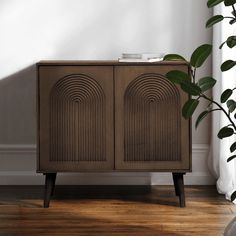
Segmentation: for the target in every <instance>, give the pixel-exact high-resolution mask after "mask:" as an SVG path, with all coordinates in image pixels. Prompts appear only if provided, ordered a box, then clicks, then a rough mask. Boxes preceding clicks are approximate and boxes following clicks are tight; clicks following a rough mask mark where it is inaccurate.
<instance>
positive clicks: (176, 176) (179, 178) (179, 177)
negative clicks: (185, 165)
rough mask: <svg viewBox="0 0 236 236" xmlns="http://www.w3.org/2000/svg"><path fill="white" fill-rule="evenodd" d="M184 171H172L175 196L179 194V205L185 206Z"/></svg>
mask: <svg viewBox="0 0 236 236" xmlns="http://www.w3.org/2000/svg"><path fill="white" fill-rule="evenodd" d="M184 174H185V173H172V175H173V181H174V185H175V193H176V196H179V205H180V207H185V193H184V178H183V176H184Z"/></svg>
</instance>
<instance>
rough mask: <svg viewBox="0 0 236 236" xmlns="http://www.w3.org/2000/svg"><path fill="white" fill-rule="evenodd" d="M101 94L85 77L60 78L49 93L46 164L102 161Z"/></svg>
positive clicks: (96, 84) (103, 128)
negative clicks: (48, 142)
mask: <svg viewBox="0 0 236 236" xmlns="http://www.w3.org/2000/svg"><path fill="white" fill-rule="evenodd" d="M105 134H106V117H105V94H104V92H103V90H102V88H101V86H100V85H99V84H98V82H97V81H95V80H94V79H93V78H90V77H88V76H86V75H83V74H79V75H71V76H67V77H64V78H62V79H60V80H58V82H57V83H56V84H55V85H54V86H53V88H52V90H51V94H50V161H57V162H58V161H63V162H66V161H75V162H78V161H87V162H92V161H96V162H97V161H105V160H106V138H105Z"/></svg>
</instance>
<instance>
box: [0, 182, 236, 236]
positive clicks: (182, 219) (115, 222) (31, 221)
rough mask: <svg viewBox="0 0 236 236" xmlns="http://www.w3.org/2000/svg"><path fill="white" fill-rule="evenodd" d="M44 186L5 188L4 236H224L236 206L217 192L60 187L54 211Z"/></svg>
mask: <svg viewBox="0 0 236 236" xmlns="http://www.w3.org/2000/svg"><path fill="white" fill-rule="evenodd" d="M42 191H43V187H41V186H38V187H37V186H0V192H1V194H0V236H14V235H16V236H18V235H19V236H21V235H22V236H28V235H29V236H31V235H33V236H37V235H42V236H70V235H71V236H73V235H82V236H87V235H103V236H108V235H109V236H119V235H122V236H126V235H129V236H130V235H131V236H149V235H150V236H159V235H160V236H165V235H167V236H168V235H170V236H204V235H207V236H209V235H210V236H211V235H212V236H220V235H223V232H224V229H225V227H226V225H227V224H228V223H229V222H230V221H231V220H232V219H233V218H234V217H235V216H236V206H235V205H233V204H232V203H230V202H228V201H226V200H225V199H224V197H223V196H220V195H218V193H217V192H216V190H215V187H213V186H212V187H209V186H208V187H201V186H198V187H196V186H192V187H186V203H187V204H186V208H180V207H179V206H178V199H177V197H176V196H175V193H174V188H173V186H161V187H160V186H153V187H152V189H150V188H145V187H143V186H140V187H137V186H136V187H135V186H134V187H133V186H131V187H130V186H129V187H128V188H127V187H119V186H116V187H114V186H106V187H104V186H102V187H99V186H97V187H94V186H91V187H88V186H58V187H57V188H56V191H55V198H54V199H52V201H51V205H50V208H47V209H44V208H43V207H42V204H43V202H42V199H41V198H42V196H43V192H42Z"/></svg>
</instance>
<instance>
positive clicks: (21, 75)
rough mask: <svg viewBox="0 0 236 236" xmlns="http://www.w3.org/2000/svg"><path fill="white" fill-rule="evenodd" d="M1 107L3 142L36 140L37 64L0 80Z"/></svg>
mask: <svg viewBox="0 0 236 236" xmlns="http://www.w3.org/2000/svg"><path fill="white" fill-rule="evenodd" d="M0 107H1V115H0V131H1V132H0V144H25V143H27V144H31V143H35V142H36V65H30V66H29V67H27V68H25V69H23V70H21V71H19V72H17V73H14V74H12V75H10V76H8V77H5V78H2V79H1V80H0ZM14 134H15V135H14Z"/></svg>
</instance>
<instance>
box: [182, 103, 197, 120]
mask: <svg viewBox="0 0 236 236" xmlns="http://www.w3.org/2000/svg"><path fill="white" fill-rule="evenodd" d="M198 104H199V101H198V100H197V99H190V100H188V101H187V102H186V103H185V104H184V106H183V108H182V115H183V117H184V118H185V119H188V118H190V117H191V116H192V114H193V113H194V111H195V109H196V108H197V106H198Z"/></svg>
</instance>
